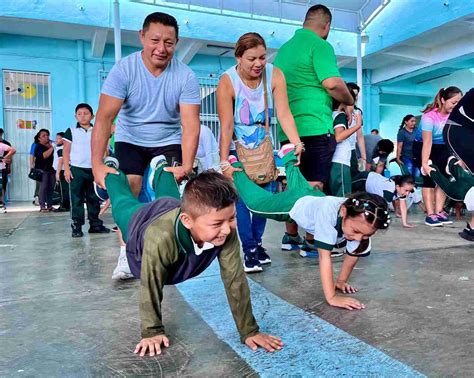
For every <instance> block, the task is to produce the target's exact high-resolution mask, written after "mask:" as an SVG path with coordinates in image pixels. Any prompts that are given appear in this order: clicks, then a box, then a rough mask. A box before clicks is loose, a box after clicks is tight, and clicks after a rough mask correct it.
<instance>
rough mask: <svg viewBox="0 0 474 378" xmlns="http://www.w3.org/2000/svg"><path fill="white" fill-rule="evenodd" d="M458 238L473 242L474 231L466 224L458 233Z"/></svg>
mask: <svg viewBox="0 0 474 378" xmlns="http://www.w3.org/2000/svg"><path fill="white" fill-rule="evenodd" d="M459 236H460V237H462V238H463V239H466V240H469V241H474V230H473V229H472V227H471V225H470V224H469V223H466V227H465V228H464V230H462V231H461V232H460V233H459Z"/></svg>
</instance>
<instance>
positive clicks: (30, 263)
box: [0, 212, 474, 376]
mask: <svg viewBox="0 0 474 378" xmlns="http://www.w3.org/2000/svg"><path fill="white" fill-rule="evenodd" d="M412 218H413V219H414V221H415V222H414V223H417V224H418V227H417V228H416V229H413V230H403V229H401V226H400V222H399V221H398V220H395V221H394V223H393V224H392V226H391V228H390V229H389V230H388V231H385V232H380V233H379V234H378V235H376V237H375V238H374V243H373V253H372V254H371V256H370V257H368V258H366V259H361V261H360V262H359V264H358V266H357V267H356V270H355V271H354V274H353V279H352V280H351V282H352V283H353V284H355V285H356V286H357V287H359V289H360V292H359V293H358V294H356V297H357V298H358V299H360V300H361V301H363V302H364V303H365V304H366V309H365V310H363V311H353V312H350V311H346V310H342V309H336V308H332V307H330V306H328V305H327V304H325V302H324V300H323V294H322V290H321V284H320V280H319V270H318V266H317V261H316V260H307V259H303V258H300V257H299V256H298V255H297V254H296V253H295V252H284V251H280V250H279V240H280V238H281V233H282V230H283V225H282V224H277V223H274V222H270V223H269V225H268V228H267V232H266V234H265V246H266V247H267V249H268V250H269V253H270V255H271V257H272V260H273V263H272V264H271V265H270V266H266V267H265V271H264V272H263V273H260V274H253V275H251V276H249V278H250V279H251V280H253V281H255V282H257V283H259V284H260V285H261V286H263V288H265V289H266V290H268V291H269V292H271V293H274V294H276V295H277V296H278V297H280V298H281V299H283V300H284V301H286V302H288V303H290V304H292V305H295V306H297V307H298V308H301V309H303V310H304V311H307V312H308V313H313V314H315V315H317V316H318V317H320V318H322V319H325V320H326V321H328V322H329V323H332V324H333V325H335V326H336V327H338V328H340V329H342V330H344V331H346V332H348V333H349V334H350V335H352V336H354V337H356V338H358V339H360V340H362V341H364V342H366V343H368V344H370V345H371V346H373V347H375V348H377V349H379V350H381V351H382V352H384V353H386V354H387V355H389V356H390V357H392V358H394V359H396V360H399V361H400V362H402V363H404V364H406V365H409V366H411V367H412V368H413V369H415V370H417V371H418V372H420V373H422V374H426V375H436V376H440V375H441V376H446V375H456V376H470V375H472V371H474V356H473V354H472V350H474V333H473V331H472V330H473V329H474V317H473V313H474V301H473V294H472V293H473V291H474V290H473V289H474V285H473V283H474V273H473V261H474V243H469V242H466V241H464V240H463V239H461V238H459V237H458V236H457V232H458V231H459V230H460V229H461V228H462V227H463V223H462V222H457V223H455V224H454V225H453V226H448V227H444V228H442V229H430V228H428V227H426V226H424V225H422V216H421V214H415V215H412ZM105 221H106V223H107V224H109V225H111V224H112V220H111V216H110V214H107V215H106V216H105ZM86 230H87V229H86ZM117 252H118V251H117V247H116V240H115V235H114V234H110V235H91V236H89V235H87V234H86V236H85V237H84V238H82V239H72V238H71V237H70V227H69V219H68V214H40V213H39V212H9V213H7V214H2V216H1V217H0V345H1V347H0V376H161V375H165V376H183V375H192V376H256V375H257V373H256V371H255V369H254V368H252V366H250V365H249V363H248V362H246V361H247V360H246V359H244V358H241V356H240V355H239V354H237V353H236V352H235V350H234V349H232V348H231V347H230V346H229V344H228V343H225V342H223V341H222V340H221V339H220V338H218V337H217V336H216V333H215V332H214V331H213V329H212V328H211V327H210V326H209V325H208V324H206V323H205V322H204V321H203V320H202V319H201V318H200V315H199V314H198V313H197V312H196V311H195V309H194V308H193V307H192V306H191V305H190V304H189V303H188V302H187V301H185V300H184V298H183V296H182V294H181V293H180V291H179V290H178V289H176V288H175V287H167V288H166V289H165V300H164V303H163V308H164V322H165V325H166V327H167V333H168V334H169V335H170V338H171V343H172V345H171V347H170V348H169V349H168V350H167V351H166V352H165V353H164V355H162V356H160V357H153V358H150V357H148V358H143V359H142V358H140V357H137V356H136V355H134V354H133V353H132V352H133V349H134V347H135V345H136V343H137V342H138V341H139V320H138V306H137V303H138V288H139V282H138V281H129V282H114V281H112V280H111V279H110V275H111V272H112V270H113V268H114V266H115V263H116V256H117ZM335 266H336V269H338V267H339V266H340V259H339V260H336V262H335ZM210 295H211V294H210ZM270 311H271V310H270ZM257 321H258V319H257ZM282 336H284V335H282ZM287 341H289V340H287ZM287 344H288V345H287V348H291V342H290V343H287ZM314 353H315V354H316V353H317V351H314ZM260 358H261V359H262V362H263V363H264V362H265V361H264V359H265V358H267V357H266V355H265V354H261V357H260ZM281 374H283V375H292V371H281ZM316 374H317V372H314V375H316ZM262 375H265V374H262Z"/></svg>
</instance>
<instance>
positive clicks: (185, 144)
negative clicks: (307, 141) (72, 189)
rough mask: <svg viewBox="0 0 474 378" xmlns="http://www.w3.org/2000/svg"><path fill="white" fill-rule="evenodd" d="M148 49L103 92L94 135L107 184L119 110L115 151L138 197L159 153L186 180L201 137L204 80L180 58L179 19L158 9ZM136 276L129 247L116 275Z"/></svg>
mask: <svg viewBox="0 0 474 378" xmlns="http://www.w3.org/2000/svg"><path fill="white" fill-rule="evenodd" d="M140 41H141V43H142V45H143V50H141V51H139V52H136V53H133V54H131V55H129V56H128V57H126V58H124V59H122V60H121V61H120V62H118V63H116V64H115V66H114V67H113V68H112V70H111V71H110V73H109V75H108V77H107V79H106V81H105V82H104V85H103V87H102V93H101V96H100V102H99V109H98V111H97V121H96V126H95V128H96V130H95V131H94V136H93V140H92V166H93V171H94V178H95V181H96V183H97V184H98V185H99V186H101V187H105V182H104V179H105V176H106V174H107V173H113V172H115V171H114V169H112V168H110V167H107V166H105V165H104V164H103V162H102V159H103V157H104V154H105V151H106V148H107V143H108V140H109V138H110V135H111V128H112V122H113V121H114V120H115V118H116V116H117V114H119V117H118V120H117V124H116V131H115V156H116V158H117V159H118V160H119V162H120V166H121V169H122V171H123V172H124V173H125V174H126V175H127V179H128V182H129V183H130V187H131V189H132V192H133V193H134V195H135V196H138V194H139V192H140V188H141V186H142V180H143V175H144V172H145V169H146V167H147V165H148V164H149V163H150V161H151V160H152V158H153V157H155V156H158V155H164V156H165V157H166V159H167V160H168V162H169V163H170V166H171V165H174V164H178V165H179V164H181V163H182V165H179V166H173V167H170V168H168V169H169V171H170V172H172V173H173V174H174V176H175V178H176V180H178V181H180V180H182V179H183V178H184V177H185V176H186V175H187V174H188V173H190V172H191V171H192V167H193V162H194V157H195V155H196V150H197V146H198V142H199V129H200V123H199V105H200V103H201V98H200V91H199V83H198V80H197V78H196V76H195V74H194V73H193V72H192V70H191V69H190V68H189V67H187V66H186V65H185V64H184V63H182V62H180V61H179V60H178V59H177V58H176V57H174V52H175V49H176V44H177V42H178V23H177V21H176V19H175V18H174V17H172V16H170V15H168V14H165V13H160V12H156V13H152V14H150V15H148V16H147V17H146V18H145V21H144V23H143V28H142V30H140ZM127 277H130V270H129V268H128V265H127V262H126V255H125V248H121V250H120V256H119V264H118V265H117V268H116V270H115V271H114V274H113V278H127Z"/></svg>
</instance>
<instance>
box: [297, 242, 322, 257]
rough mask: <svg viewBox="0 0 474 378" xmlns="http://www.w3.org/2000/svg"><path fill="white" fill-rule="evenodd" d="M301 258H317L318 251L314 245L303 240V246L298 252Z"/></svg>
mask: <svg viewBox="0 0 474 378" xmlns="http://www.w3.org/2000/svg"><path fill="white" fill-rule="evenodd" d="M300 256H301V257H309V258H317V257H319V253H318V249H317V248H316V246H315V245H314V243H310V242H309V241H308V240H306V239H305V240H304V243H303V246H302V247H301V250H300Z"/></svg>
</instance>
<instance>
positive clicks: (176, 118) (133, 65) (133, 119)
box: [101, 51, 201, 147]
mask: <svg viewBox="0 0 474 378" xmlns="http://www.w3.org/2000/svg"><path fill="white" fill-rule="evenodd" d="M101 93H103V94H106V95H108V96H112V97H115V98H118V99H123V100H124V103H123V105H122V108H121V109H120V113H119V116H118V121H117V128H116V130H115V141H116V142H127V143H131V144H134V145H137V146H143V147H163V146H168V145H170V144H181V117H180V114H179V104H196V105H200V104H201V96H200V89H199V82H198V80H197V78H196V75H195V74H194V72H193V71H192V70H191V69H190V68H189V67H188V66H187V65H186V64H184V63H182V62H181V61H179V60H178V59H177V58H173V59H171V61H170V62H169V63H168V66H167V67H166V69H165V70H164V71H163V72H162V73H161V74H160V75H159V76H157V77H155V76H153V75H152V73H151V72H150V71H148V69H147V68H146V67H145V64H144V62H143V59H142V55H141V51H138V52H136V53H133V54H131V55H129V56H127V57H125V58H123V59H122V60H120V62H118V63H116V64H115V65H114V66H113V68H112V70H111V71H110V73H109V75H108V76H107V79H106V80H105V82H104V85H103V86H102V92H101Z"/></svg>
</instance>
